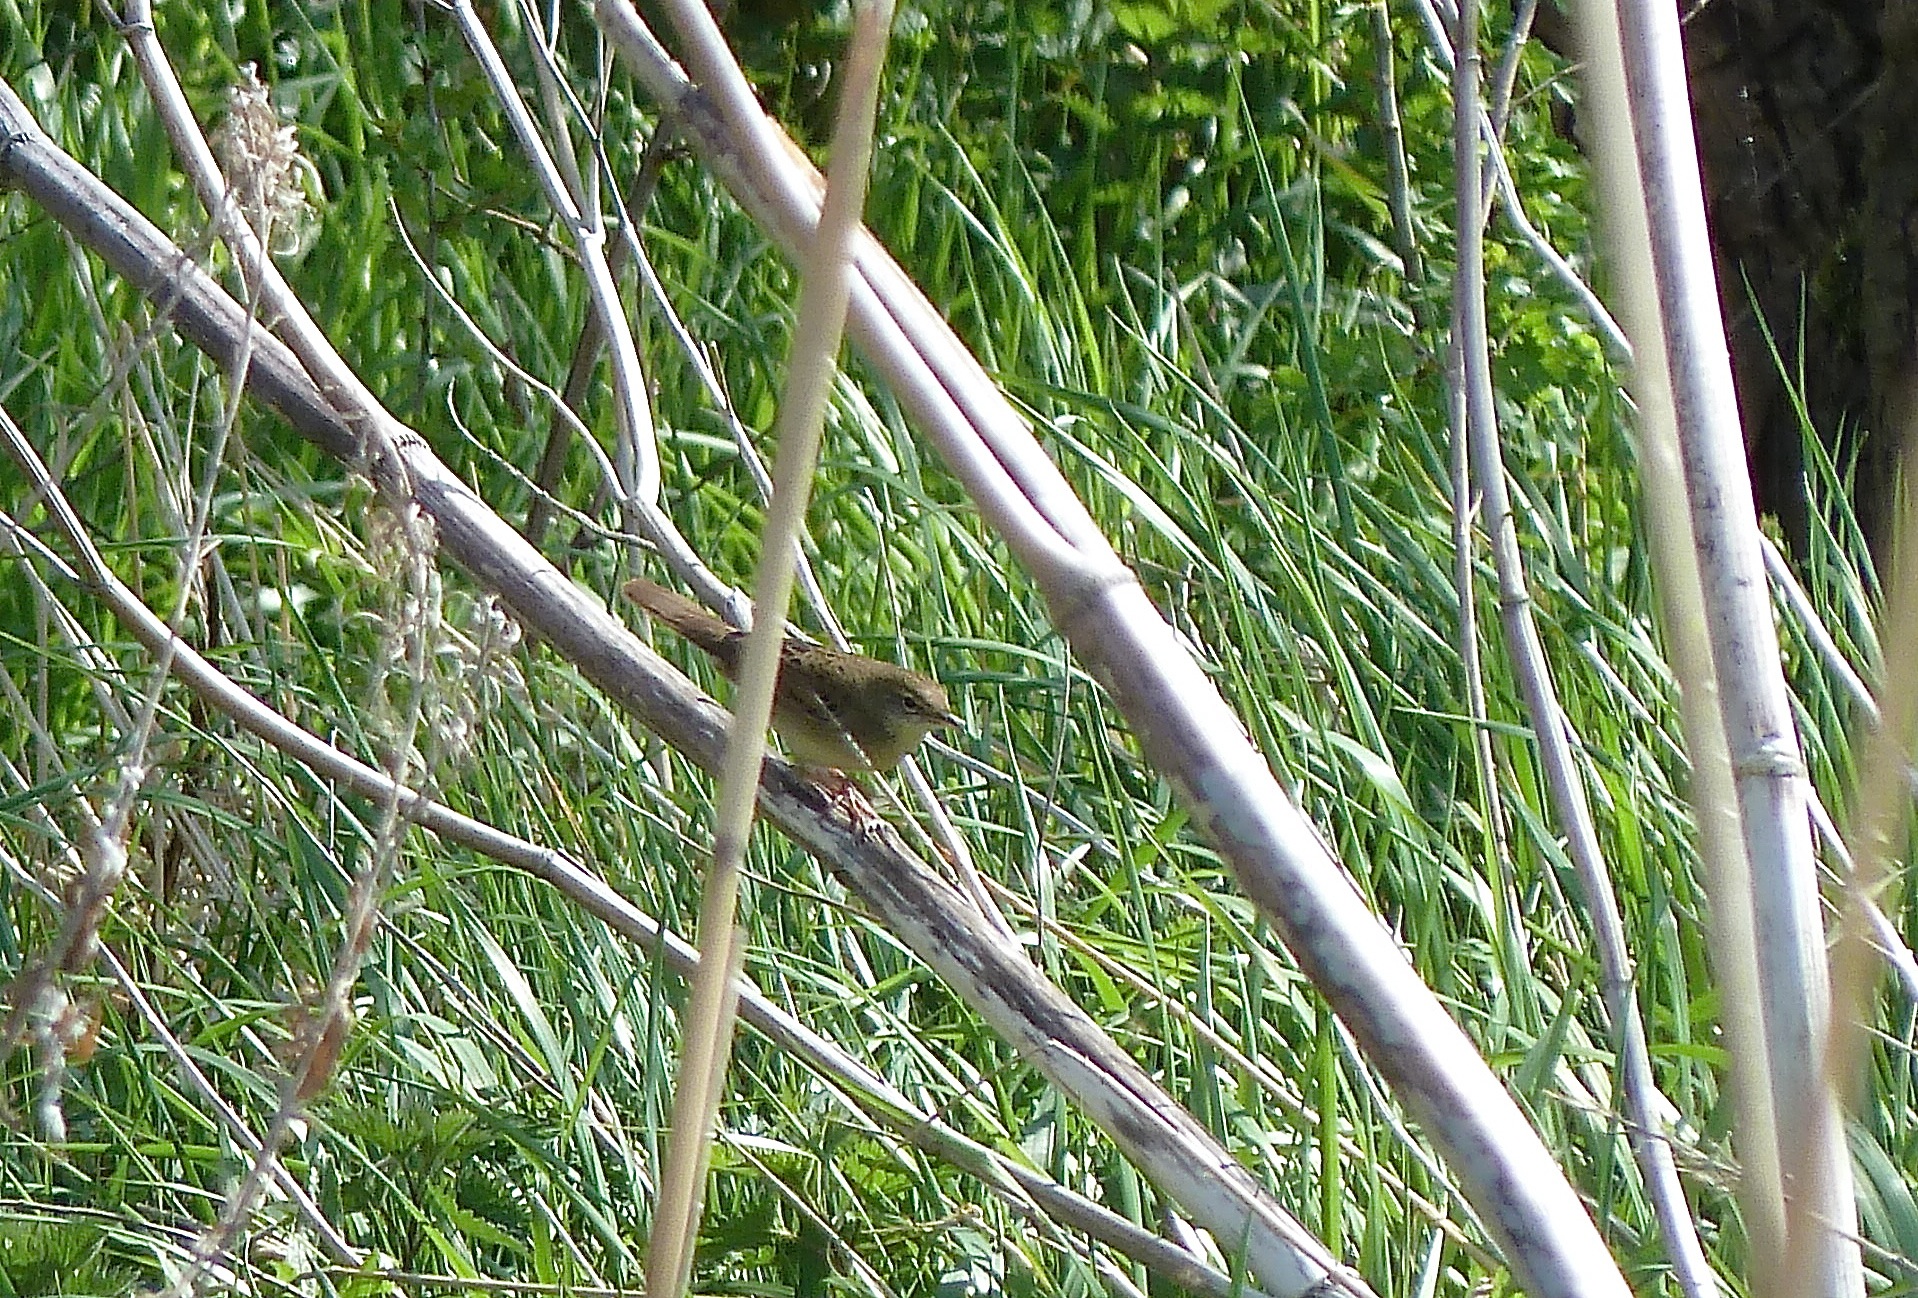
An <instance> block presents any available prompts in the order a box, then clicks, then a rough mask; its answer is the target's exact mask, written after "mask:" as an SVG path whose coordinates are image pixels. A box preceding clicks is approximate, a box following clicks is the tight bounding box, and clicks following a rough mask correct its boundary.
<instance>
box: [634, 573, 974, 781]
mask: <svg viewBox="0 0 1918 1298" xmlns="http://www.w3.org/2000/svg"><path fill="white" fill-rule="evenodd" d="M624 591H625V595H626V598H628V599H630V600H632V601H633V602H634V603H636V604H638V605H639V606H640V607H641V608H643V609H645V610H646V611H647V612H648V613H651V614H652V615H653V616H654V617H656V618H658V619H659V620H660V621H662V622H664V623H665V624H666V625H667V626H669V627H671V628H672V629H673V630H674V631H677V632H678V633H679V634H680V635H682V636H684V637H685V638H686V639H688V640H690V641H692V642H693V644H695V645H697V646H699V647H700V648H701V649H704V650H705V651H706V652H707V653H709V654H711V655H712V656H713V658H714V659H715V660H717V661H718V663H719V670H720V671H722V672H724V673H725V674H726V676H727V678H728V679H737V677H738V672H739V662H740V658H741V656H742V655H743V654H744V653H745V649H746V633H745V632H744V631H741V630H739V629H738V628H736V627H732V626H728V625H727V624H726V623H725V622H724V621H722V620H721V619H720V618H718V617H716V616H714V615H713V614H712V613H710V612H708V611H707V610H706V609H705V608H702V607H701V606H700V605H698V604H696V603H694V602H693V601H692V600H690V599H688V598H687V597H686V596H684V595H681V594H680V593H679V592H677V591H672V590H668V589H666V588H665V587H664V586H661V585H660V584H659V583H658V582H653V581H648V580H646V579H645V578H644V577H635V578H633V580H631V581H629V582H627V583H626V585H625V587H624ZM772 720H773V729H774V730H775V731H776V732H777V733H778V735H779V737H780V739H782V740H784V741H785V744H786V749H787V751H788V752H789V753H791V754H792V757H793V760H794V761H796V762H798V763H799V764H800V765H801V766H807V767H811V768H813V769H815V770H835V771H889V770H891V769H892V768H893V767H895V766H897V765H899V763H900V762H901V761H902V760H904V758H905V756H906V754H907V753H910V752H911V751H912V750H913V749H915V748H917V747H918V746H919V744H920V742H921V741H922V740H924V739H925V737H926V736H927V735H928V734H931V733H932V732H933V731H934V730H939V729H943V728H946V727H949V726H958V725H960V724H961V722H960V720H959V718H958V717H957V716H955V715H954V714H953V711H952V705H951V702H950V701H949V700H948V699H947V698H946V691H945V689H944V687H943V686H941V685H940V684H939V682H938V681H935V680H933V679H932V678H931V677H929V676H923V675H921V674H920V673H918V672H916V671H912V670H910V669H908V668H905V667H900V666H897V665H896V664H893V663H889V662H882V661H880V660H879V659H877V658H868V657H866V656H865V655H864V654H852V653H844V652H841V651H840V650H838V649H829V648H827V647H826V646H824V645H816V644H807V643H806V642H804V641H802V640H795V639H793V638H792V637H791V636H788V637H786V640H785V643H784V644H782V645H781V646H780V650H779V681H778V683H777V684H776V685H774V686H773V718H772Z"/></svg>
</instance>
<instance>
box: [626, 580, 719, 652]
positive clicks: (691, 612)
mask: <svg viewBox="0 0 1918 1298" xmlns="http://www.w3.org/2000/svg"><path fill="white" fill-rule="evenodd" d="M621 589H622V590H623V592H624V593H625V595H626V598H627V599H630V600H632V601H633V602H634V603H635V604H637V605H639V606H640V607H641V608H643V609H645V610H646V611H647V612H648V613H651V614H652V615H653V616H654V617H656V618H658V619H659V620H660V621H662V622H664V623H665V624H666V625H667V626H669V627H671V628H672V629H673V630H675V631H677V632H679V634H681V635H683V636H685V637H686V638H687V639H688V640H690V641H692V642H693V643H694V644H696V645H698V646H699V647H700V648H701V649H704V650H705V651H706V652H707V653H709V654H712V655H713V656H714V657H715V658H718V659H719V660H720V661H721V662H722V663H725V662H727V661H728V660H729V659H730V657H731V654H732V646H733V645H734V644H736V643H737V641H736V639H735V637H737V636H738V635H739V632H737V631H736V630H734V629H733V628H732V627H730V626H728V625H726V623H725V622H724V621H722V620H721V619H720V618H718V617H716V616H715V615H713V614H712V613H710V612H708V611H707V610H706V609H705V608H703V607H701V606H700V605H698V604H695V603H694V602H693V601H692V600H690V599H688V598H686V597H685V596H684V595H682V594H680V593H679V592H678V591H676V590H668V589H666V587H664V586H662V585H660V584H659V583H658V582H656V581H648V580H647V579H646V578H644V577H635V578H633V579H632V580H631V581H629V582H627V583H626V585H625V586H624V587H622V588H621Z"/></svg>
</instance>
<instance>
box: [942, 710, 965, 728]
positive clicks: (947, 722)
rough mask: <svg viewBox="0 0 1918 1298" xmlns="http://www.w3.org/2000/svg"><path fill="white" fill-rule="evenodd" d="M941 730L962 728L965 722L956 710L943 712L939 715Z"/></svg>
mask: <svg viewBox="0 0 1918 1298" xmlns="http://www.w3.org/2000/svg"><path fill="white" fill-rule="evenodd" d="M939 728H940V729H941V730H964V729H965V728H966V723H965V721H964V720H963V719H961V717H960V716H959V714H958V713H957V712H944V713H941V714H940V716H939Z"/></svg>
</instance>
